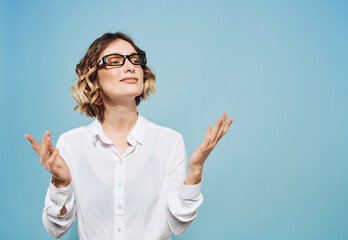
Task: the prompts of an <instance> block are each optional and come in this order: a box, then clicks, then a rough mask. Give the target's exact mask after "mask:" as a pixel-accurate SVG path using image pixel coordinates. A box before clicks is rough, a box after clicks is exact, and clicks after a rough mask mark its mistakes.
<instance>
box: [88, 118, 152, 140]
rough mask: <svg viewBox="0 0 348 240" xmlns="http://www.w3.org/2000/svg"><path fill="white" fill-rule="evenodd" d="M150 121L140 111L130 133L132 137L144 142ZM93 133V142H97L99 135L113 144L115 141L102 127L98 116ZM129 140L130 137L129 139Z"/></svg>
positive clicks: (93, 123)
mask: <svg viewBox="0 0 348 240" xmlns="http://www.w3.org/2000/svg"><path fill="white" fill-rule="evenodd" d="M147 126H148V121H147V119H146V118H145V117H143V116H142V115H141V114H140V113H138V119H137V121H136V123H135V125H134V127H133V129H132V130H131V132H130V133H129V135H130V137H131V138H133V139H135V140H136V141H137V142H138V143H140V144H143V140H144V136H145V133H146V130H147ZM91 127H92V134H93V142H94V144H95V142H96V140H97V137H98V136H99V138H100V139H101V140H102V141H103V142H105V143H108V144H113V142H112V141H111V140H110V139H109V138H108V137H107V136H106V135H105V133H104V130H103V128H102V125H101V122H100V121H99V119H98V118H96V119H95V120H94V121H93V122H92V123H91ZM127 140H128V139H127Z"/></svg>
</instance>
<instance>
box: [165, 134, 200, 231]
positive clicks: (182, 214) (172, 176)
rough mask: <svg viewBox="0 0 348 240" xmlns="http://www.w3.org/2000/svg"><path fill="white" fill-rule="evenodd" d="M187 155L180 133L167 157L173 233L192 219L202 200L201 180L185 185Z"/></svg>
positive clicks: (169, 208)
mask: <svg viewBox="0 0 348 240" xmlns="http://www.w3.org/2000/svg"><path fill="white" fill-rule="evenodd" d="M186 164H187V155H186V148H185V143H184V139H183V137H182V135H181V134H180V137H179V139H178V141H177V143H176V146H175V147H174V149H173V152H172V153H171V157H170V159H169V168H168V174H167V181H168V182H167V184H168V209H167V216H168V224H169V227H170V229H171V231H172V232H173V233H174V235H176V236H178V235H181V234H182V233H183V232H184V231H185V230H186V229H187V228H188V227H189V226H190V225H191V224H192V222H193V221H194V219H195V218H196V216H197V213H198V208H199V206H200V205H201V204H202V202H203V195H202V193H201V185H202V182H203V177H202V179H201V182H200V183H198V184H195V185H185V184H184V182H185V179H186V176H187V173H186Z"/></svg>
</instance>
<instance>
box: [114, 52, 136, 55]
mask: <svg viewBox="0 0 348 240" xmlns="http://www.w3.org/2000/svg"><path fill="white" fill-rule="evenodd" d="M112 54H120V55H125V54H122V53H118V52H115V53H112ZM132 54H137V53H136V52H131V53H130V54H127V55H132Z"/></svg>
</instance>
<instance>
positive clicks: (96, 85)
mask: <svg viewBox="0 0 348 240" xmlns="http://www.w3.org/2000/svg"><path fill="white" fill-rule="evenodd" d="M94 87H95V88H96V89H99V88H100V86H99V79H97V80H96V81H95V83H94Z"/></svg>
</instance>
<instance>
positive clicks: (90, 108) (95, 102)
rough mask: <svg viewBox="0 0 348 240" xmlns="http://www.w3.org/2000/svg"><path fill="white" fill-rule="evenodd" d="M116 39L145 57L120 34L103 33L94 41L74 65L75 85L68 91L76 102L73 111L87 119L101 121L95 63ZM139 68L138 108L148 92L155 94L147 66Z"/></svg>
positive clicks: (152, 79)
mask: <svg viewBox="0 0 348 240" xmlns="http://www.w3.org/2000/svg"><path fill="white" fill-rule="evenodd" d="M118 39H123V40H125V41H127V42H129V43H130V44H131V45H132V46H133V47H134V49H135V51H136V52H137V53H138V54H142V55H144V56H145V57H146V53H145V51H143V50H141V49H140V48H139V47H137V46H136V45H135V43H134V42H133V40H132V39H131V38H130V37H129V36H127V35H126V34H124V33H122V32H116V33H105V34H104V35H103V36H101V37H99V38H98V39H96V40H95V41H94V42H93V43H92V44H91V46H90V47H89V48H88V50H87V53H86V54H85V56H84V57H83V58H82V59H81V60H80V63H79V64H77V65H76V69H75V71H76V74H77V76H78V78H75V79H74V80H76V83H75V85H74V86H72V87H71V89H70V92H71V95H72V97H73V98H74V99H75V100H76V102H77V105H76V106H75V107H74V111H76V110H77V109H79V112H80V113H81V114H82V113H85V115H86V116H87V117H97V118H98V119H99V120H100V121H102V120H103V118H104V112H105V106H104V103H103V99H102V95H101V93H100V89H97V88H96V87H95V85H94V83H95V82H96V81H98V73H97V70H98V68H97V62H98V60H99V59H98V58H99V55H100V54H101V53H102V52H103V51H104V49H105V48H106V47H107V46H108V45H109V44H111V43H112V42H114V41H115V40H118ZM141 68H142V69H143V71H144V80H143V81H144V89H143V91H142V93H141V94H140V95H139V96H137V97H135V103H136V106H138V105H139V103H140V102H141V101H142V100H143V99H144V100H145V99H147V98H148V96H149V95H150V92H151V93H154V94H155V93H156V87H155V79H156V77H155V74H154V73H153V72H152V71H151V70H150V68H149V67H148V66H147V65H142V66H141Z"/></svg>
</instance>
